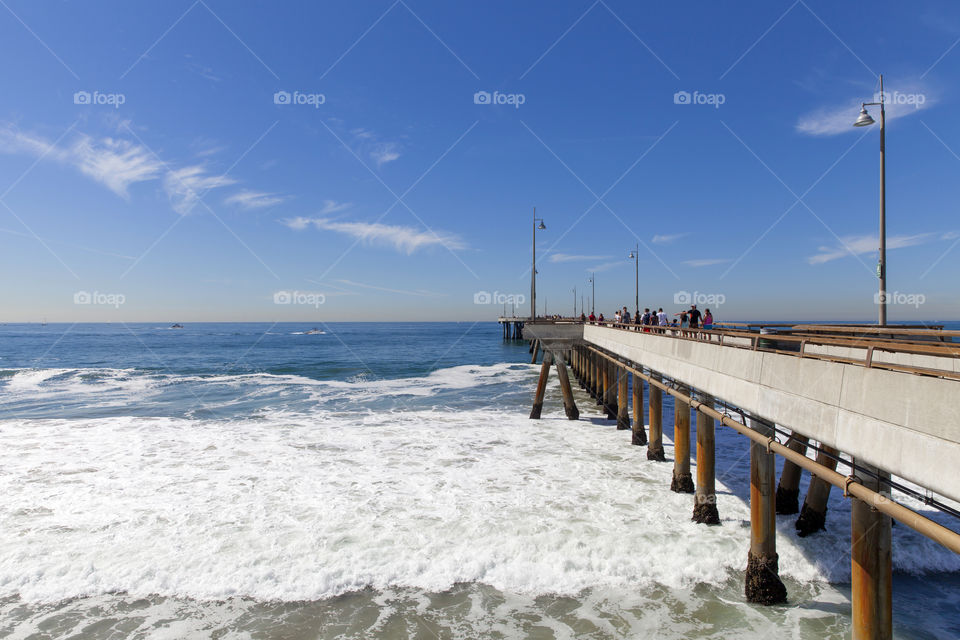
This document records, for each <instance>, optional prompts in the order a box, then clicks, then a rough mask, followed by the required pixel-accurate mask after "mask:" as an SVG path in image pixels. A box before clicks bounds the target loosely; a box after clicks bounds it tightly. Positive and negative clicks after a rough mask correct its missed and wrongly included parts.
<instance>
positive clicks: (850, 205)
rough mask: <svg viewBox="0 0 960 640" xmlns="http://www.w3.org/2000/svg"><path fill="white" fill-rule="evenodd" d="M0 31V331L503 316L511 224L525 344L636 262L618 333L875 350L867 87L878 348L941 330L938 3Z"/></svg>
mask: <svg viewBox="0 0 960 640" xmlns="http://www.w3.org/2000/svg"><path fill="white" fill-rule="evenodd" d="M0 4H2V6H0V53H2V57H3V59H4V60H5V61H6V64H4V65H3V66H2V68H0V74H2V81H3V86H4V88H5V91H4V97H5V99H4V100H3V102H2V105H0V218H2V220H0V265H2V268H3V269H4V273H5V274H6V277H4V279H3V282H4V285H3V288H4V291H3V300H4V304H3V306H2V308H0V321H8V322H16V321H39V320H40V319H42V318H46V319H47V320H48V321H50V322H55V321H78V320H79V321H101V320H105V321H171V322H172V321H181V322H188V321H202V320H303V321H312V320H317V321H330V320H482V319H490V318H494V317H495V316H496V315H497V314H498V313H499V312H501V311H502V309H503V306H502V304H476V303H475V299H478V300H483V299H484V296H482V295H481V296H477V294H478V293H481V292H489V293H490V294H494V293H496V294H499V295H500V297H499V299H500V300H503V299H504V298H503V296H514V297H516V298H518V299H523V300H524V302H523V305H522V309H523V310H524V312H526V311H527V310H528V309H529V294H530V291H529V289H530V287H529V269H530V245H531V223H532V211H533V207H536V208H537V209H536V210H537V215H538V216H540V217H543V218H544V220H545V222H546V226H547V229H546V230H545V231H542V232H538V235H537V246H538V259H539V260H538V262H539V266H538V270H539V277H538V312H541V313H542V312H543V310H544V305H546V310H547V311H548V312H550V313H556V312H563V313H570V312H572V310H573V301H574V293H573V289H574V287H576V289H577V300H578V304H579V297H580V295H581V294H587V295H589V284H588V281H587V279H588V277H589V276H590V273H594V272H595V273H596V283H597V290H596V295H597V300H596V305H597V309H598V311H600V310H603V311H605V312H606V313H610V312H611V311H612V310H613V309H614V308H615V307H617V306H623V305H628V306H630V307H631V308H632V307H633V298H634V277H635V276H634V273H635V272H634V262H633V261H632V260H630V259H629V258H628V254H629V252H630V250H631V249H633V248H634V247H635V246H637V245H639V257H640V264H639V266H640V271H641V274H640V275H641V280H640V306H641V307H643V306H651V305H656V306H661V305H662V306H664V307H665V308H668V309H669V308H674V309H676V310H679V306H680V305H678V304H674V300H675V299H676V300H680V299H681V298H682V295H683V292H687V293H688V294H690V296H691V297H692V296H694V295H696V296H697V298H698V299H699V300H701V301H705V302H707V304H706V306H710V303H711V301H712V303H713V305H714V310H715V311H716V315H717V318H718V319H721V320H722V319H727V320H735V319H747V318H763V319H770V320H803V319H825V318H829V319H860V320H867V321H870V320H873V319H874V318H875V317H876V306H875V302H874V292H875V291H876V288H877V279H876V275H875V265H876V260H877V252H876V244H877V240H876V235H877V226H878V225H877V218H878V185H879V127H878V126H876V125H875V126H873V127H869V128H864V129H855V128H853V127H852V126H850V125H851V124H852V122H853V121H854V120H855V119H856V116H857V114H858V109H859V103H860V102H862V101H872V100H873V99H874V96H875V93H876V91H877V88H878V87H877V74H879V73H883V74H884V78H885V84H886V87H885V88H886V89H887V91H888V97H889V99H890V100H891V101H892V104H890V105H889V106H888V109H887V124H888V127H887V218H888V221H887V233H888V247H889V251H888V274H889V283H888V288H889V290H890V291H891V292H895V293H896V296H897V297H896V298H895V299H894V302H896V304H893V305H892V306H891V307H890V318H891V320H894V321H899V320H904V321H905V320H919V319H924V320H947V319H956V318H957V317H958V316H960V302H958V297H957V285H956V274H957V273H958V267H960V249H957V248H956V247H955V245H956V244H957V243H958V242H960V221H958V219H957V215H956V210H957V204H956V200H957V194H956V191H957V189H958V186H957V185H958V181H957V176H958V174H960V121H958V119H957V118H956V116H955V113H956V102H957V99H958V96H957V95H956V88H955V87H956V82H955V79H956V77H957V74H958V71H960V46H958V41H960V6H957V5H956V3H951V2H946V1H943V2H922V1H920V2H913V3H902V2H900V3H898V2H876V3H872V4H870V5H863V4H862V3H834V2H826V1H817V0H802V1H796V2H794V1H792V0H788V1H782V2H781V1H779V0H778V1H773V0H770V1H764V2H753V3H727V2H706V1H703V2H690V3H636V2H625V1H618V0H598V1H596V2H593V1H592V0H587V1H584V2H563V3H557V2H529V3H516V2H507V1H502V2H501V1H485V2H456V3H453V2H440V1H436V0H397V1H394V0H385V1H379V0H378V1H370V2H302V3H294V2H290V3H236V2H226V1H222V0H197V1H196V2H194V1H193V0H186V1H179V0H171V1H169V2H162V3H161V2H151V3H129V2H120V1H117V2H96V3H89V2H73V1H69V2H57V3H53V2H27V1H24V0H3V2H2V3H0ZM484 92H486V93H484ZM488 94H489V95H488ZM488 98H489V99H488ZM871 109H872V110H871V113H872V114H873V115H874V117H875V118H877V119H878V120H879V113H878V111H877V109H876V108H871ZM521 297H522V298H521ZM491 298H493V296H492V295H491ZM717 303H720V304H719V305H718V304H717Z"/></svg>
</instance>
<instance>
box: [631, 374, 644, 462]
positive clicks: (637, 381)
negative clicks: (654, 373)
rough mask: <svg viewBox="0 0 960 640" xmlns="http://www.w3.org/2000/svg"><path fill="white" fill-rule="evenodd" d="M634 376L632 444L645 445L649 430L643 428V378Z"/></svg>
mask: <svg viewBox="0 0 960 640" xmlns="http://www.w3.org/2000/svg"><path fill="white" fill-rule="evenodd" d="M631 378H633V437H632V438H631V439H630V442H631V444H635V445H638V446H641V447H642V446H643V445H645V444H647V432H646V430H645V429H644V428H643V379H642V378H641V377H640V376H631Z"/></svg>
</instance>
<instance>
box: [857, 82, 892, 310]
mask: <svg viewBox="0 0 960 640" xmlns="http://www.w3.org/2000/svg"><path fill="white" fill-rule="evenodd" d="M884 100H885V96H884V95H883V74H880V102H864V103H861V105H860V116H859V117H858V118H857V121H856V122H854V123H853V126H855V127H869V126H870V125H872V124H874V122H875V121H874V119H873V118H871V117H870V114H869V113H867V107H869V106H873V105H880V258H879V261H878V262H877V277H878V278H879V279H880V299H879V300H878V301H877V302H878V303H879V307H880V326H881V327H882V326H884V325H885V324H887V204H886V197H887V165H886V159H885V157H884V154H885V152H886V133H887V131H886V110H885V109H884Z"/></svg>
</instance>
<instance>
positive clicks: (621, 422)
mask: <svg viewBox="0 0 960 640" xmlns="http://www.w3.org/2000/svg"><path fill="white" fill-rule="evenodd" d="M628 375H629V374H628V373H627V370H626V369H623V368H621V367H617V383H618V385H617V404H618V411H617V430H619V431H623V430H626V429H629V428H630V406H629V405H628V402H629V400H628V399H627V376H628Z"/></svg>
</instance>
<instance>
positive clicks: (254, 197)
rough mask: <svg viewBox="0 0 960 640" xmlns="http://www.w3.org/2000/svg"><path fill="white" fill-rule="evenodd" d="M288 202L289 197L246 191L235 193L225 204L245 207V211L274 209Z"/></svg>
mask: <svg viewBox="0 0 960 640" xmlns="http://www.w3.org/2000/svg"><path fill="white" fill-rule="evenodd" d="M285 200H287V196H281V195H278V194H276V193H265V192H263V191H251V190H249V189H244V190H243V191H240V192H239V193H235V194H233V195H232V196H230V197H229V198H227V199H226V200H224V201H223V202H224V204H235V205H239V206H241V207H243V208H244V209H262V208H264V207H272V206H273V205H275V204H280V203H281V202H284V201H285Z"/></svg>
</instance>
